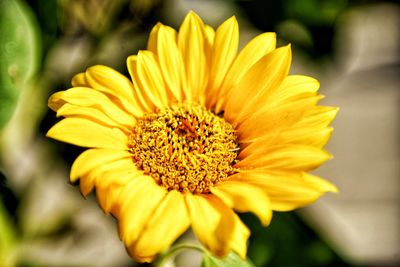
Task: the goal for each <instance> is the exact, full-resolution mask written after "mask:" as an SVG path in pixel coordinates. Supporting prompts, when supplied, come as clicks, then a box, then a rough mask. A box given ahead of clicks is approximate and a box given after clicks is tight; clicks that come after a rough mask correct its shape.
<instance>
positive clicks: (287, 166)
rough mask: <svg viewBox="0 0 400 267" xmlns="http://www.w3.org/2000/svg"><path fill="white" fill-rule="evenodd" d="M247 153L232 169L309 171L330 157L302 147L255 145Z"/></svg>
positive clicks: (327, 154)
mask: <svg viewBox="0 0 400 267" xmlns="http://www.w3.org/2000/svg"><path fill="white" fill-rule="evenodd" d="M246 149H251V150H250V151H249V152H248V156H246V157H243V156H242V155H241V154H239V156H238V157H239V159H241V160H240V161H239V162H238V163H237V164H236V165H235V166H234V167H235V168H242V169H250V168H265V169H269V170H273V169H275V170H295V171H309V170H312V169H315V168H316V167H318V166H320V165H321V164H322V163H324V162H325V161H327V160H329V159H331V158H332V156H331V155H330V154H329V153H328V152H326V151H324V150H322V149H320V148H316V147H311V146H302V145H282V146H274V147H265V146H263V145H262V144H258V143H255V144H254V145H253V146H252V147H251V148H246Z"/></svg>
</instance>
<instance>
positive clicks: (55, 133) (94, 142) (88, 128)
mask: <svg viewBox="0 0 400 267" xmlns="http://www.w3.org/2000/svg"><path fill="white" fill-rule="evenodd" d="M46 136H47V137H51V138H53V139H56V140H59V141H62V142H65V143H70V144H73V145H77V146H81V147H93V148H95V147H98V148H110V149H122V150H123V149H127V148H128V136H127V135H126V134H125V133H123V132H122V131H121V130H119V129H117V128H107V127H104V126H102V125H100V124H98V123H95V122H92V121H91V120H86V119H82V118H67V119H63V120H62V121H60V122H58V123H57V124H56V125H54V126H53V127H52V128H51V129H50V130H49V131H48V132H47V134H46Z"/></svg>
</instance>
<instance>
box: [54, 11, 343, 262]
mask: <svg viewBox="0 0 400 267" xmlns="http://www.w3.org/2000/svg"><path fill="white" fill-rule="evenodd" d="M238 39H239V31H238V25H237V22H236V19H235V18H234V17H232V18H230V19H228V20H226V21H225V22H224V23H222V25H220V26H219V27H218V28H217V29H216V31H214V29H212V28H211V27H209V26H208V25H205V24H204V23H203V22H202V21H201V19H200V18H199V17H198V16H197V15H196V14H195V13H194V12H190V13H189V14H188V15H187V16H186V18H185V20H184V22H183V24H182V26H181V27H180V29H179V32H176V31H175V30H174V29H172V28H170V27H168V26H165V25H162V24H161V23H159V24H157V25H156V26H155V27H154V28H153V30H152V31H151V34H150V39H149V42H148V48H147V50H144V51H139V53H138V54H137V55H133V56H130V57H128V60H127V65H128V70H129V73H130V76H131V80H129V79H128V78H126V77H125V76H123V75H122V74H120V73H118V72H117V71H115V70H113V69H111V68H108V67H106V66H100V65H98V66H94V67H91V68H89V69H87V70H86V72H84V73H80V74H77V75H76V76H75V77H74V78H73V79H72V85H73V88H71V89H68V90H66V91H61V92H57V93H55V94H53V95H52V96H51V97H50V99H49V106H50V108H52V109H53V110H54V111H56V112H57V116H62V117H65V118H64V119H63V120H61V121H60V122H58V123H57V124H56V125H54V126H53V127H52V128H51V129H50V130H49V132H48V133H47V136H49V137H51V138H54V139H57V140H60V141H63V142H67V143H70V144H74V145H77V146H82V147H87V148H89V149H88V150H86V151H85V152H83V153H82V154H81V155H80V156H79V157H78V158H77V159H76V161H75V162H74V164H73V165H72V168H71V181H73V182H74V181H76V180H78V179H80V188H81V192H82V193H83V195H85V196H86V195H88V194H89V193H90V192H91V191H92V189H93V188H95V189H96V195H97V199H98V202H99V204H100V206H101V207H102V209H103V210H104V211H105V212H107V213H111V214H113V215H114V216H115V218H116V219H117V220H118V223H119V233H120V237H121V239H122V240H123V241H124V243H125V245H126V247H127V249H128V251H129V253H130V254H131V256H132V257H134V258H135V259H136V260H139V261H151V260H152V259H153V258H154V257H155V256H156V255H157V253H159V252H161V251H162V250H164V249H166V248H168V247H169V246H170V245H171V244H172V243H173V242H174V241H175V240H176V239H177V238H178V237H179V236H180V235H181V234H182V233H184V232H185V231H186V230H187V229H188V228H189V227H191V228H192V229H193V231H194V233H195V234H196V236H197V237H198V239H199V240H200V242H201V243H202V244H203V245H204V246H205V247H206V248H207V249H209V250H210V251H211V252H213V253H214V254H215V255H218V256H224V255H226V254H227V253H228V252H229V251H231V250H233V251H235V252H237V253H238V254H239V255H240V256H241V257H243V258H244V257H245V256H246V248H247V245H246V242H247V239H248V236H249V234H250V232H249V230H248V228H247V227H246V226H245V225H244V224H243V223H242V222H241V220H240V219H239V217H238V216H237V214H236V213H235V212H234V211H238V212H253V213H254V214H256V215H257V216H258V217H259V218H260V220H261V222H262V223H263V224H264V225H268V224H269V222H270V220H271V217H272V211H289V210H293V209H295V208H297V207H301V206H304V205H306V204H309V203H311V202H313V201H315V200H316V199H317V198H318V197H320V196H321V195H322V194H323V193H324V192H327V191H332V192H335V191H336V188H335V186H333V185H332V184H330V183H329V182H327V181H325V180H322V179H321V178H319V177H316V176H314V175H311V174H309V173H307V172H308V171H310V170H312V169H315V168H316V167H318V166H319V165H321V164H322V163H323V162H325V161H326V160H328V159H329V158H330V155H329V154H328V153H327V152H326V151H324V150H323V149H322V148H323V146H324V145H325V143H326V142H327V141H328V139H329V137H330V135H331V132H332V129H331V128H330V127H328V125H329V124H330V122H331V121H332V120H333V118H334V117H335V115H336V112H337V109H336V108H332V107H325V106H318V105H317V103H318V101H319V100H320V99H321V96H320V95H319V94H318V93H317V90H318V88H319V83H318V81H316V80H315V79H313V78H310V77H307V76H300V75H288V72H289V67H290V63H291V50H290V46H285V47H281V48H276V36H275V34H274V33H264V34H261V35H259V36H257V37H256V38H254V39H253V40H251V41H250V42H249V43H248V44H247V45H246V46H245V47H244V48H243V49H242V50H241V51H240V53H239V54H237V49H238Z"/></svg>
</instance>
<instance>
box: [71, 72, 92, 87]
mask: <svg viewBox="0 0 400 267" xmlns="http://www.w3.org/2000/svg"><path fill="white" fill-rule="evenodd" d="M71 84H72V86H73V87H90V86H89V83H88V81H87V80H86V76H85V73H84V72H81V73H78V74H76V75H75V76H74V77H72V80H71Z"/></svg>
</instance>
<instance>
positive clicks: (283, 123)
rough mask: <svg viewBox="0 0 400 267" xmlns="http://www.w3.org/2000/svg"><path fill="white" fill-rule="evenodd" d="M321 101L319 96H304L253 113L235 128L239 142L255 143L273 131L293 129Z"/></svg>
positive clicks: (267, 106)
mask: <svg viewBox="0 0 400 267" xmlns="http://www.w3.org/2000/svg"><path fill="white" fill-rule="evenodd" d="M320 99H321V96H319V95H313V94H312V95H311V96H310V95H308V94H307V95H305V96H304V97H303V98H300V99H296V100H295V101H288V102H287V103H285V104H282V105H278V106H272V107H271V106H269V105H268V103H266V106H265V107H262V108H260V110H258V111H254V112H253V114H251V115H249V116H248V117H247V118H242V119H243V120H242V121H241V122H240V124H239V125H238V126H237V127H236V131H237V135H238V136H239V139H240V141H241V142H250V141H255V140H257V138H260V137H261V136H264V135H266V134H269V133H271V132H273V131H282V130H283V129H287V128H290V127H293V125H295V124H296V123H297V122H298V121H300V120H301V119H302V118H303V117H304V116H305V114H306V112H307V111H308V110H310V109H313V108H314V107H315V105H316V104H317V103H318V101H319V100H320Z"/></svg>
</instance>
